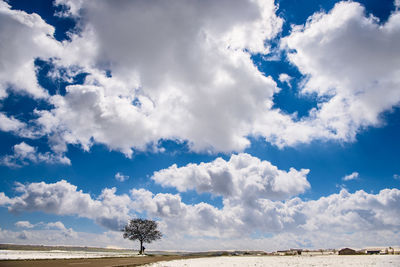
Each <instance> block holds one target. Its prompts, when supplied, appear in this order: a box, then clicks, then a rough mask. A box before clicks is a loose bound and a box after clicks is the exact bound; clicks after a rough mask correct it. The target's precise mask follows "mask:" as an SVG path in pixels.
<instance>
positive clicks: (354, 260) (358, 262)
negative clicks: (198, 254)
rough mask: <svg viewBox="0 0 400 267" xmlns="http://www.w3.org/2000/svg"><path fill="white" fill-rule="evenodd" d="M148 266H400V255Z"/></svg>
mask: <svg viewBox="0 0 400 267" xmlns="http://www.w3.org/2000/svg"><path fill="white" fill-rule="evenodd" d="M145 266H146V267H167V266H168V267H184V266H185V267H188V266H190V267H204V266H213V267H214V266H215V267H231V266H240V267H250V266H252V267H261V266H274V267H275V266H276V267H281V266H282V267H283V266H285V267H288V266H293V267H295V266H296V267H311V266H325V267H336V266H354V267H356V266H357V267H360V266H362V267H369V266H374V267H387V266H400V256H397V255H385V256H383V255H362V256H361V255H360V256H353V255H352V256H338V255H331V256H313V257H309V256H259V257H254V256H240V257H214V258H198V259H186V260H174V261H168V262H156V263H153V264H149V265H145Z"/></svg>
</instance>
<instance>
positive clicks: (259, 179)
mask: <svg viewBox="0 0 400 267" xmlns="http://www.w3.org/2000/svg"><path fill="white" fill-rule="evenodd" d="M308 172H309V170H307V169H302V170H300V171H297V170H295V169H293V168H291V169H290V171H289V172H286V171H282V170H279V169H278V168H277V167H276V166H273V165H272V164H271V163H270V162H268V161H261V160H259V159H258V158H256V157H252V156H251V155H249V154H245V153H241V154H238V155H232V156H231V158H230V160H229V161H225V160H223V159H222V158H217V159H216V160H214V161H212V162H210V163H201V164H198V165H197V164H188V165H187V166H184V167H180V168H178V167H177V166H176V164H174V165H172V166H171V167H169V168H168V169H164V170H161V171H158V172H155V173H154V175H153V176H152V179H153V180H154V181H155V182H156V183H159V184H161V185H162V186H173V187H176V188H177V189H178V190H179V191H180V192H184V191H187V190H192V189H195V190H196V191H197V192H198V193H204V192H208V193H211V194H214V195H217V196H218V195H219V196H223V197H224V198H226V199H231V198H232V199H233V198H235V199H236V198H238V199H241V200H243V201H245V202H249V203H250V202H253V201H254V200H257V199H259V198H268V199H272V200H281V199H286V198H288V197H290V196H294V195H298V194H301V193H303V192H304V191H305V190H306V189H308V188H310V184H309V183H308V181H307V179H306V175H307V174H308Z"/></svg>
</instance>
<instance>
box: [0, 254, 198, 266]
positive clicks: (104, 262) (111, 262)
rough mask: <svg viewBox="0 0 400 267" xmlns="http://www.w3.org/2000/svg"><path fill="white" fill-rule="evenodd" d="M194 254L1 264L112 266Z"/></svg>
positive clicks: (5, 263) (176, 258) (28, 261)
mask: <svg viewBox="0 0 400 267" xmlns="http://www.w3.org/2000/svg"><path fill="white" fill-rule="evenodd" d="M190 258H193V257H192V256H178V255H171V256H164V255H156V256H147V257H130V258H101V259H64V260H59V259H57V260H2V261H0V266H1V267H2V266H7V267H13V266H15V267H55V266H56V267H66V266H68V267H71V266H85V267H106V266H107V267H111V266H121V267H122V266H139V265H143V264H148V263H154V262H158V261H170V260H178V259H190Z"/></svg>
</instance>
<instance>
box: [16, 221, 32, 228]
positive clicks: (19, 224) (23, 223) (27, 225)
mask: <svg viewBox="0 0 400 267" xmlns="http://www.w3.org/2000/svg"><path fill="white" fill-rule="evenodd" d="M15 226H17V227H19V228H33V227H35V225H33V224H31V223H30V222H29V221H18V222H16V223H15Z"/></svg>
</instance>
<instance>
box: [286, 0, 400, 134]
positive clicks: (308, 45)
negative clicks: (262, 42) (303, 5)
mask: <svg viewBox="0 0 400 267" xmlns="http://www.w3.org/2000/svg"><path fill="white" fill-rule="evenodd" d="M399 32H400V13H399V12H394V13H392V14H391V15H390V17H389V19H388V20H387V22H385V23H384V24H379V21H378V19H377V18H375V17H373V16H366V14H365V8H364V7H363V6H361V5H360V4H359V3H356V2H340V3H337V4H336V5H335V7H334V8H333V9H332V10H331V11H330V12H329V13H327V14H325V13H317V14H314V15H313V16H312V17H310V18H309V20H308V22H307V23H306V24H305V25H304V26H296V27H294V28H293V30H292V33H291V34H290V35H289V36H288V37H286V38H284V39H283V40H282V45H283V47H286V48H287V49H288V58H289V60H290V62H291V63H292V64H294V65H295V66H297V67H298V68H299V70H300V71H301V73H302V74H304V75H306V77H307V78H306V80H305V81H304V87H303V89H302V93H304V94H309V93H311V94H316V95H317V96H318V97H321V102H320V104H319V105H318V108H317V109H313V110H312V111H311V112H310V117H312V118H313V120H312V121H311V122H312V123H317V124H318V125H321V126H323V128H324V129H327V130H328V132H327V133H325V136H326V137H328V138H335V139H341V140H344V141H349V140H350V141H351V140H354V139H355V137H356V134H357V132H358V131H359V130H360V129H364V128H366V127H368V126H380V125H382V120H381V118H380V115H381V114H382V113H383V112H384V111H390V110H391V109H392V108H393V107H395V106H397V105H398V104H399V103H400V91H399V90H398V89H399V87H400V80H399V70H400V61H399V60H398V57H397V56H395V55H398V54H399V53H400V38H399V36H400V35H399ZM327 98H328V99H329V100H327V101H326V99H327ZM323 99H325V100H323ZM324 101H325V102H324ZM311 122H310V123H311Z"/></svg>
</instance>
